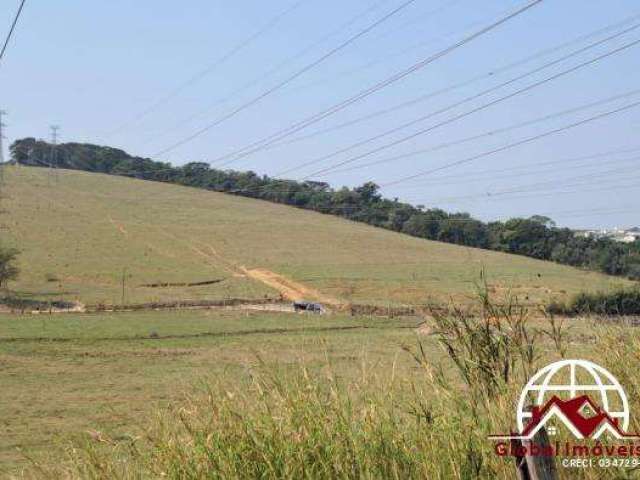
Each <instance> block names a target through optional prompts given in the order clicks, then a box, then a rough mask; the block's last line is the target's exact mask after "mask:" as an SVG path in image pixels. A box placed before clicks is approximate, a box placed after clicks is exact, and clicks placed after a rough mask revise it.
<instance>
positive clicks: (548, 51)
mask: <svg viewBox="0 0 640 480" xmlns="http://www.w3.org/2000/svg"><path fill="white" fill-rule="evenodd" d="M638 18H640V15H638V14H635V15H632V16H630V17H627V18H626V19H624V20H622V21H620V22H617V23H615V24H612V25H608V26H606V27H604V28H600V29H598V30H595V31H592V32H589V33H587V34H584V35H581V36H579V37H577V38H574V39H572V40H570V41H568V42H564V43H562V44H560V45H556V46H554V47H551V48H546V49H544V50H541V51H539V52H537V53H535V54H533V55H529V56H527V57H524V58H522V59H520V60H517V61H515V62H512V63H509V64H507V65H504V66H502V67H500V68H496V69H493V70H490V71H488V72H486V73H484V74H481V75H478V76H476V77H473V78H470V79H468V80H465V81H463V82H460V83H457V84H454V85H450V86H447V87H444V88H441V89H439V90H436V91H432V92H429V93H426V94H423V95H420V96H418V97H415V98H412V99H410V100H407V101H404V102H401V103H398V104H396V105H393V106H391V107H388V108H384V109H381V110H377V111H375V112H372V113H369V114H366V115H363V116H361V117H358V118H356V119H353V120H349V121H346V122H343V123H340V124H338V125H334V126H330V127H327V128H324V129H322V130H317V131H315V132H312V133H309V134H306V135H301V136H298V137H295V138H293V139H290V140H287V141H283V142H277V143H274V144H271V145H270V147H271V148H277V147H281V146H285V145H290V144H293V143H298V142H301V141H304V140H308V139H310V138H314V137H317V136H319V135H324V134H326V133H331V132H335V131H338V130H341V129H343V128H346V127H350V126H353V125H356V124H359V123H362V122H365V121H367V120H371V119H373V118H376V117H379V116H382V115H386V114H388V113H392V112H395V111H397V110H400V109H403V108H406V107H409V106H413V105H416V104H418V103H421V102H423V101H425V100H429V99H431V98H434V97H436V96H439V95H442V94H444V93H449V92H451V91H453V90H457V89H460V88H462V87H466V86H468V85H470V84H472V83H475V82H477V81H480V80H483V79H486V78H492V77H495V76H496V75H498V74H500V73H503V72H505V71H507V70H511V69H513V68H516V67H519V66H521V65H523V64H526V63H529V62H531V61H533V60H536V59H538V58H540V57H544V56H547V55H549V54H551V53H555V52H557V51H559V50H562V49H564V48H566V47H568V46H570V45H573V44H576V43H580V42H582V41H584V40H587V39H589V38H592V37H596V36H598V35H600V34H602V33H605V32H607V31H610V30H613V29H615V28H618V27H621V26H624V25H626V24H628V23H631V21H633V20H637V19H638Z"/></svg>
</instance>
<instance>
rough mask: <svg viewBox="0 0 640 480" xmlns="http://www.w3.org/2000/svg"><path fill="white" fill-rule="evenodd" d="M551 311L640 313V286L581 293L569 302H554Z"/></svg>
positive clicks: (590, 313)
mask: <svg viewBox="0 0 640 480" xmlns="http://www.w3.org/2000/svg"><path fill="white" fill-rule="evenodd" d="M547 311H548V312H550V313H558V314H563V315H569V316H574V315H640V287H637V286H635V287H632V288H626V289H624V288H620V289H617V290H614V291H613V292H597V293H584V292H583V293H579V294H577V295H575V296H574V297H573V298H572V299H571V300H569V302H568V303H566V304H563V303H558V302H552V303H550V304H549V305H548V306H547Z"/></svg>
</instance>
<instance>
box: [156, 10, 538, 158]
mask: <svg viewBox="0 0 640 480" xmlns="http://www.w3.org/2000/svg"><path fill="white" fill-rule="evenodd" d="M415 1H416V0H406V1H404V2H403V3H402V4H400V6H398V7H396V8H395V9H393V10H392V11H391V12H389V13H387V14H386V15H384V16H383V17H382V18H380V19H378V20H376V21H375V22H373V23H372V24H370V25H369V26H367V27H366V28H364V29H363V30H360V31H359V32H358V33H356V34H355V35H353V36H351V37H349V38H348V39H347V40H345V41H344V42H342V43H340V44H339V45H338V46H337V47H334V48H332V49H331V50H329V51H328V52H327V53H325V54H324V55H322V56H320V57H319V58H318V59H316V60H314V61H313V62H311V63H309V64H307V65H305V66H304V67H303V68H301V69H300V70H298V71H296V72H295V73H294V74H292V75H290V76H289V77H287V78H286V79H285V80H283V81H281V82H279V83H277V84H276V85H274V86H273V87H271V88H269V89H267V90H266V91H264V92H263V93H261V94H260V95H258V96H256V97H254V98H252V99H251V100H249V101H248V102H245V103H243V104H242V105H240V106H238V107H237V108H235V109H233V110H231V111H230V112H229V113H227V114H225V115H223V116H222V117H220V118H218V119H216V120H215V121H213V122H212V123H210V124H208V125H207V126H205V127H204V128H201V129H200V130H198V131H196V132H195V133H193V134H191V135H189V136H188V137H186V138H184V139H182V140H180V141H178V142H175V143H174V144H172V145H170V146H168V147H166V148H164V149H163V150H161V151H159V152H158V153H156V154H155V155H153V156H154V157H155V156H160V155H163V154H165V153H167V152H170V151H172V150H174V149H176V148H178V147H179V146H181V145H184V144H185V143H187V142H190V141H191V140H193V139H195V138H197V137H199V136H200V135H202V134H204V133H206V132H208V131H209V130H211V129H212V128H214V127H216V126H218V125H220V124H221V123H223V122H225V121H226V120H228V119H230V118H232V117H234V116H235V115H237V114H238V113H240V112H242V111H243V110H246V109H247V108H249V107H251V106H253V105H255V104H256V103H258V102H259V101H261V100H262V99H263V98H265V97H267V96H269V95H271V94H272V93H273V92H276V91H277V90H279V89H281V88H282V87H284V86H285V85H287V84H289V83H291V82H292V81H294V80H295V79H296V78H298V77H300V76H301V75H303V74H304V73H306V72H307V71H309V70H311V69H312V68H314V67H316V66H317V65H319V64H320V63H322V62H324V61H325V60H327V59H328V58H330V57H331V56H333V55H335V54H336V53H338V52H339V51H340V50H343V49H345V48H346V47H348V46H349V45H350V44H352V43H353V42H355V41H356V40H358V39H359V38H360V37H362V36H364V35H366V34H367V33H368V32H370V31H371V30H373V29H374V28H376V27H377V26H378V25H380V24H382V23H384V22H385V21H387V20H389V19H390V18H391V17H393V16H394V15H396V14H397V13H398V12H400V11H402V10H403V9H405V8H407V7H408V6H409V5H411V4H412V3H414V2H415ZM535 1H536V2H540V1H542V0H535Z"/></svg>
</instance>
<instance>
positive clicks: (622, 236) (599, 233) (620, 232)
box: [575, 227, 640, 243]
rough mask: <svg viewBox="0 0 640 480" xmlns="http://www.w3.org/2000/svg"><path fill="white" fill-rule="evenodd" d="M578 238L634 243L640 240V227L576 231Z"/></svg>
mask: <svg viewBox="0 0 640 480" xmlns="http://www.w3.org/2000/svg"><path fill="white" fill-rule="evenodd" d="M575 236H576V237H585V238H594V239H599V238H609V239H611V240H614V241H616V242H622V243H632V242H635V241H636V240H639V239H640V227H633V228H628V229H621V228H617V227H616V228H613V229H606V228H605V229H602V230H576V231H575Z"/></svg>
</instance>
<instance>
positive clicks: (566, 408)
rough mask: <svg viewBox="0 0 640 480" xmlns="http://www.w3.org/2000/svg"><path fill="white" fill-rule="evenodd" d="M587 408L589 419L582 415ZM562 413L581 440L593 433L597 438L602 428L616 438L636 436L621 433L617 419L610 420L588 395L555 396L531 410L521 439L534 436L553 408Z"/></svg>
mask: <svg viewBox="0 0 640 480" xmlns="http://www.w3.org/2000/svg"><path fill="white" fill-rule="evenodd" d="M587 406H588V407H589V409H591V411H592V412H594V414H593V415H592V416H590V417H587V416H585V415H583V412H584V410H585V407H587ZM554 407H557V409H558V410H559V411H560V412H561V413H562V415H563V416H564V417H565V419H566V421H565V423H566V422H567V421H568V422H570V424H571V425H567V426H568V427H571V426H573V427H574V428H575V430H577V431H578V432H579V433H580V435H582V437H583V438H589V437H591V436H592V435H594V433H596V434H597V435H598V436H599V433H598V432H600V433H602V431H603V428H604V429H607V430H609V432H611V433H612V434H613V435H614V436H617V437H618V438H625V437H626V438H629V437H631V438H635V437H637V436H636V435H630V434H627V433H625V432H623V431H622V430H621V429H620V425H619V423H618V419H617V418H612V417H611V416H610V415H609V414H608V413H607V412H605V411H604V410H603V409H602V408H600V407H599V406H598V405H596V404H595V403H594V402H593V401H592V400H591V398H589V396H588V395H581V396H579V397H575V398H572V399H570V400H562V399H560V398H558V397H557V396H555V395H554V396H553V397H551V398H550V399H549V401H547V403H545V404H544V406H542V407H534V408H533V410H532V412H531V413H532V417H531V420H530V421H529V423H528V424H527V426H526V427H525V429H524V431H523V432H522V434H521V435H522V436H523V437H529V436H532V435H533V434H535V432H536V431H537V430H538V429H539V425H540V422H542V421H544V420H545V418H547V419H548V413H549V412H550V411H551V410H552V409H553V408H554Z"/></svg>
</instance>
